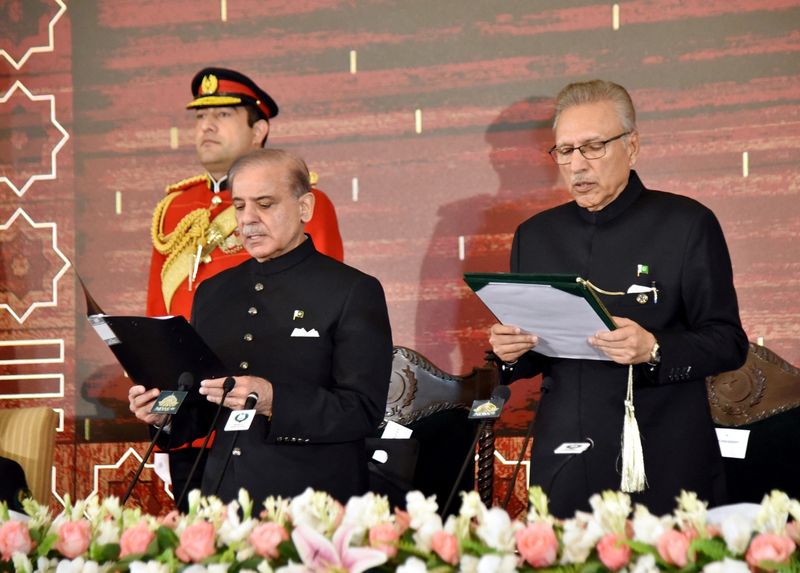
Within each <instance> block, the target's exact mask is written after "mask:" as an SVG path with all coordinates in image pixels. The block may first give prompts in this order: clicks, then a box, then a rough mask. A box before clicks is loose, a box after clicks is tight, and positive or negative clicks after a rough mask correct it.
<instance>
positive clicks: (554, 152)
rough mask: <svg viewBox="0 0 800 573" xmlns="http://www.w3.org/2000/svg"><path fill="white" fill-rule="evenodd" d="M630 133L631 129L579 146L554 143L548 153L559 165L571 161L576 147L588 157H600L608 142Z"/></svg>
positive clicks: (603, 154) (603, 153)
mask: <svg viewBox="0 0 800 573" xmlns="http://www.w3.org/2000/svg"><path fill="white" fill-rule="evenodd" d="M630 134H631V132H630V131H626V132H625V133H620V134H619V135H615V136H614V137H611V138H609V139H606V140H605V141H590V142H589V143H584V144H583V145H579V146H578V147H572V146H571V145H564V146H562V147H557V146H555V145H554V146H553V147H552V148H551V149H550V151H548V152H547V153H549V154H550V157H552V158H553V161H555V162H556V163H558V164H559V165H566V164H568V163H569V162H571V161H572V154H573V153H574V152H575V150H576V149H577V150H578V151H580V152H581V155H583V156H584V157H585V158H586V159H600V158H601V157H604V156H605V154H606V144H608V143H611V142H612V141H615V140H617V139H619V138H621V137H625V136H626V135H630Z"/></svg>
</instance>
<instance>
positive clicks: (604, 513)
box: [589, 490, 631, 535]
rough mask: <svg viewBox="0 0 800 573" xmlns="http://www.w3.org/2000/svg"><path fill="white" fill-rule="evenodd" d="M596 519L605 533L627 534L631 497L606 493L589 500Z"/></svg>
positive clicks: (616, 493) (620, 493)
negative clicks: (626, 524) (626, 523)
mask: <svg viewBox="0 0 800 573" xmlns="http://www.w3.org/2000/svg"><path fill="white" fill-rule="evenodd" d="M589 504H590V505H591V506H592V510H593V513H594V518H595V520H597V523H598V524H600V527H601V528H602V529H603V532H604V533H616V534H618V535H624V534H625V521H626V520H627V519H628V516H629V515H630V513H631V497H630V496H629V495H628V494H625V493H622V492H616V491H609V490H607V491H604V492H603V493H602V495H600V494H594V495H593V496H592V497H591V498H589Z"/></svg>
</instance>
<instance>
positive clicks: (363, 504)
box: [342, 492, 393, 544]
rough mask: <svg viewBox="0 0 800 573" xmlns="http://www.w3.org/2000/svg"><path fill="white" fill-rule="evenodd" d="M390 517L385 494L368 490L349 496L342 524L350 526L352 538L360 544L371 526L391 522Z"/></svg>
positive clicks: (390, 513) (390, 512)
mask: <svg viewBox="0 0 800 573" xmlns="http://www.w3.org/2000/svg"><path fill="white" fill-rule="evenodd" d="M392 519H393V518H392V511H391V508H390V507H389V500H388V499H387V498H386V496H383V495H376V494H374V493H371V492H370V493H367V494H366V495H362V496H355V497H351V498H350V500H349V501H348V502H347V505H345V507H344V517H343V518H342V524H343V525H349V526H350V527H351V528H352V530H353V540H354V541H355V542H356V543H357V544H361V543H363V541H364V537H365V535H366V533H367V531H369V529H370V528H371V527H374V526H376V525H378V524H379V523H388V522H391V521H392Z"/></svg>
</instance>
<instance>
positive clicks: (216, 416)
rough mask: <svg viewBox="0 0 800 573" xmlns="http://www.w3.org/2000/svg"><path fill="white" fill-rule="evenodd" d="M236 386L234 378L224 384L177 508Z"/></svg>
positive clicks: (226, 379)
mask: <svg viewBox="0 0 800 573" xmlns="http://www.w3.org/2000/svg"><path fill="white" fill-rule="evenodd" d="M234 386H236V380H234V378H233V377H232V376H228V377H227V378H225V382H223V384H222V398H221V399H220V401H219V404H218V405H217V411H216V412H214V419H213V420H212V421H211V426H210V427H209V428H208V432H206V437H205V439H204V440H203V445H202V446H201V447H200V450H199V451H198V452H197V457H195V459H194V464H193V465H192V469H191V470H189V475H188V476H187V477H186V483H185V484H184V486H183V491H181V495H180V496H179V497H178V501H177V502H176V503H175V505H176V506H178V507H180V506H181V504H182V503H183V498H184V497H186V494H187V493H188V491H187V490H188V489H189V484H190V483H192V478H193V477H194V474H195V472H196V471H197V466H198V465H199V464H200V458H202V457H203V453H204V452H205V451H206V446H207V445H208V441H209V440H210V439H211V432H213V431H214V428H215V427H216V425H217V420H218V419H219V415H220V413H221V412H222V404H224V403H225V398H227V397H228V393H229V392H230V391H231V390H233V387H234Z"/></svg>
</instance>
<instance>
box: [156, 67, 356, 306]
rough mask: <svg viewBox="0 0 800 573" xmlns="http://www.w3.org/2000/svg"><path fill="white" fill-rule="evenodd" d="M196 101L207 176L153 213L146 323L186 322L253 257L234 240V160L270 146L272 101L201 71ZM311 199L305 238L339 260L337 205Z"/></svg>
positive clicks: (172, 194) (170, 190)
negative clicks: (151, 319)
mask: <svg viewBox="0 0 800 573" xmlns="http://www.w3.org/2000/svg"><path fill="white" fill-rule="evenodd" d="M192 94H193V95H194V99H193V100H192V101H191V102H190V103H189V104H188V105H187V106H186V107H187V108H188V109H194V110H196V124H195V147H196V148H197V155H198V158H199V159H200V162H201V163H202V164H203V167H204V168H205V169H206V173H204V174H202V175H198V176H195V177H190V178H189V179H184V180H183V181H180V182H178V183H175V184H174V185H169V186H168V187H167V188H166V195H165V197H164V198H163V199H162V200H161V201H160V202H159V203H158V205H157V206H156V209H155V212H154V213H153V223H152V227H151V235H152V240H153V255H152V259H151V263H150V279H149V284H148V288H147V314H148V316H162V315H178V314H182V315H183V316H185V317H186V318H187V320H188V319H189V316H190V314H191V309H192V298H193V297H194V291H195V290H196V288H197V286H198V285H199V284H200V283H201V282H203V281H204V280H205V279H207V278H209V277H212V276H214V275H215V274H217V273H218V272H220V271H222V270H225V269H227V268H230V267H234V266H236V265H238V264H239V263H241V262H243V261H244V260H246V259H248V258H249V255H248V254H247V253H246V252H245V251H244V250H243V249H242V244H241V241H239V238H238V237H237V236H236V234H235V233H234V231H235V228H236V220H235V217H234V213H233V206H232V205H231V196H230V192H229V191H228V190H227V185H226V183H227V172H228V168H229V167H230V166H231V165H232V164H233V162H234V161H235V160H236V159H238V158H239V157H241V156H242V155H244V154H245V153H247V152H249V151H250V150H252V149H257V148H259V147H263V146H264V145H265V144H266V141H267V136H268V135H269V127H270V124H269V121H270V119H272V118H273V117H275V116H276V115H277V114H278V105H277V104H276V103H275V101H274V100H273V99H272V98H271V97H270V96H269V94H267V93H266V92H265V91H264V90H262V89H261V88H259V87H258V86H257V85H256V84H255V83H254V82H253V81H252V80H251V79H250V78H248V77H247V76H245V75H243V74H240V73H239V72H236V71H233V70H228V69H224V68H206V69H203V70H201V71H200V72H198V73H197V74H196V75H195V77H194V79H193V80H192ZM315 183H316V177H315V176H314V174H312V185H314V184H315ZM312 192H313V193H314V196H315V208H314V214H313V217H312V219H311V221H310V222H309V223H308V224H307V225H306V232H307V233H308V234H309V235H311V236H312V238H313V239H314V245H315V246H316V248H317V250H319V251H320V252H322V253H324V254H326V255H328V256H330V257H333V258H334V259H337V260H339V261H341V260H343V258H344V252H343V247H342V238H341V236H340V235H339V225H338V223H337V220H336V211H335V209H334V207H333V203H331V200H330V199H329V198H328V197H327V196H326V195H325V194H324V193H323V192H322V191H320V190H318V189H316V186H315V187H314V188H313V189H312Z"/></svg>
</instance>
